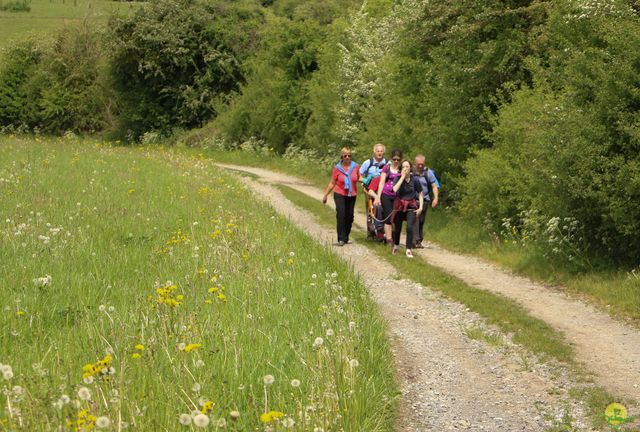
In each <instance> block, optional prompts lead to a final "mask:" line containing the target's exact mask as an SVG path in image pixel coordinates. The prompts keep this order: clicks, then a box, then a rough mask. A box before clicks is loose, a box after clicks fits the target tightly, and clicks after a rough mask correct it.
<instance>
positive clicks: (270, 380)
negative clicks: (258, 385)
mask: <svg viewBox="0 0 640 432" xmlns="http://www.w3.org/2000/svg"><path fill="white" fill-rule="evenodd" d="M262 381H263V382H264V384H265V385H271V384H273V382H274V381H275V379H274V378H273V375H265V376H264V378H262Z"/></svg>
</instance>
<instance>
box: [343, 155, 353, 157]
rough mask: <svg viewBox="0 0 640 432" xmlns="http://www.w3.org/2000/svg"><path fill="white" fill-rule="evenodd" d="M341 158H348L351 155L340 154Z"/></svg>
mask: <svg viewBox="0 0 640 432" xmlns="http://www.w3.org/2000/svg"><path fill="white" fill-rule="evenodd" d="M342 157H343V158H350V157H351V155H342Z"/></svg>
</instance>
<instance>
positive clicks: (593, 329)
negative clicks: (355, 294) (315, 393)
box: [221, 165, 640, 431]
mask: <svg viewBox="0 0 640 432" xmlns="http://www.w3.org/2000/svg"><path fill="white" fill-rule="evenodd" d="M221 166H222V167H226V168H230V169H235V170H242V171H246V172H250V173H253V174H255V175H257V176H259V177H260V178H261V181H260V182H259V183H258V182H252V185H251V187H252V188H254V189H257V190H259V191H260V193H261V194H262V195H263V196H265V197H266V198H267V199H268V200H269V201H270V203H271V204H272V205H273V206H274V208H276V209H277V210H278V211H280V212H281V213H282V214H284V215H286V216H287V217H289V218H290V219H291V220H292V221H293V222H294V223H295V224H297V225H298V226H300V227H301V228H302V229H304V230H305V231H306V232H307V233H309V234H310V235H312V236H314V237H315V238H316V239H318V240H319V241H320V242H323V243H325V244H331V243H332V242H333V241H335V238H334V237H335V233H334V232H333V230H329V229H326V228H323V227H321V226H320V225H318V224H316V223H314V222H312V221H313V218H312V217H311V216H310V215H309V214H307V213H306V212H304V211H303V210H300V209H296V208H295V207H294V206H292V205H291V203H289V202H288V201H287V200H286V199H285V198H284V197H283V196H282V195H281V194H280V193H279V191H278V190H277V189H276V188H274V187H273V186H271V185H272V184H284V185H287V186H289V187H292V188H294V189H296V190H299V191H301V192H303V193H305V194H307V195H309V196H311V197H314V198H317V199H318V200H320V198H321V196H322V191H320V190H319V189H317V188H315V187H313V186H311V185H309V184H307V183H305V182H303V181H301V180H297V179H294V178H291V177H290V176H285V175H281V174H278V173H274V172H271V171H267V170H264V169H259V168H248V167H239V166H231V165H221ZM357 207H359V206H357ZM363 223H364V215H359V216H356V228H357V227H359V228H361V229H364V226H363ZM336 252H337V253H339V254H340V255H342V256H344V257H345V258H346V259H348V260H350V261H351V262H352V264H353V265H354V268H355V269H356V270H357V271H359V272H360V273H361V274H362V276H363V279H364V281H365V284H366V285H367V287H368V288H369V290H370V291H371V293H372V295H373V297H374V298H375V299H376V301H377V302H378V304H379V305H380V308H381V312H382V314H383V315H384V316H385V318H386V319H387V321H388V322H389V324H390V333H391V337H392V346H393V347H394V351H395V352H396V358H397V367H398V370H399V374H400V378H401V382H402V385H403V394H404V398H405V403H404V404H403V416H402V417H401V418H402V419H404V420H403V423H404V424H402V425H399V430H406V431H423V430H424V431H426V430H458V429H469V430H489V431H512V430H513V431H515V430H522V431H535V430H544V428H545V427H549V424H550V423H549V421H550V420H548V419H547V420H544V417H545V415H551V417H554V416H559V415H561V413H559V412H557V410H558V409H559V407H569V406H570V407H571V408H570V409H569V408H566V409H569V411H571V412H570V414H571V415H573V416H574V417H575V418H577V419H578V420H577V423H580V424H579V426H582V427H586V426H585V425H584V423H583V422H581V421H580V418H581V409H582V408H581V407H580V406H579V405H576V404H574V403H573V402H572V401H570V398H569V397H568V395H567V394H566V390H567V389H568V388H569V387H570V386H571V382H570V378H569V377H567V376H565V377H564V378H558V375H560V376H564V375H563V374H564V372H562V371H560V372H559V371H558V370H554V371H550V370H547V369H548V368H551V366H549V365H539V364H537V363H536V364H535V365H534V366H533V367H530V366H526V367H523V365H522V363H525V364H527V365H529V362H530V360H518V359H519V358H520V359H524V358H523V357H522V356H523V355H524V354H523V353H522V352H520V350H518V348H517V347H512V349H507V350H493V351H490V352H489V351H488V350H487V347H486V346H481V344H478V343H477V342H476V341H471V340H469V339H468V338H467V337H466V336H464V329H465V328H469V327H473V326H482V320H481V319H480V318H479V317H476V316H475V315H474V314H471V313H469V312H468V311H466V310H465V309H464V307H463V306H461V305H458V304H456V303H452V302H449V301H447V300H445V299H443V298H441V297H440V296H439V295H437V294H436V293H434V292H432V291H431V290H429V289H428V287H422V286H420V285H416V284H413V283H409V282H406V283H405V282H402V281H400V282H399V281H397V280H396V279H394V278H393V276H392V275H393V273H394V271H393V268H391V266H390V265H389V264H386V263H384V262H380V260H378V259H377V258H376V257H374V256H372V254H371V253H370V252H369V251H368V250H367V248H366V247H363V246H360V245H357V244H350V245H347V246H345V247H344V248H336ZM414 252H417V253H416V255H417V256H419V257H420V258H421V259H424V260H426V261H427V262H429V263H430V264H432V265H435V266H437V267H440V268H442V269H443V270H445V271H447V272H449V273H451V274H453V275H455V276H456V277H458V278H460V279H461V280H463V281H465V282H466V283H467V284H469V285H471V286H474V287H476V288H478V289H482V290H487V291H491V292H494V293H499V294H501V295H504V296H506V297H509V298H512V299H514V300H516V301H517V302H518V303H520V304H521V305H522V306H523V307H524V308H525V309H526V310H527V311H528V312H529V313H530V314H531V315H532V316H534V317H537V318H540V319H542V320H544V321H546V322H547V323H549V324H550V325H551V326H552V327H554V328H556V329H557V330H560V331H561V332H563V334H564V335H565V338H566V340H567V341H568V342H569V343H571V345H572V346H573V347H574V348H575V351H576V356H577V359H578V361H579V362H581V363H582V364H583V365H584V367H585V369H586V370H587V371H589V372H591V373H592V374H593V376H594V380H595V381H596V382H597V383H598V384H599V385H601V386H603V387H605V388H606V389H608V390H609V391H610V392H611V393H612V394H613V395H615V396H618V397H625V398H630V399H634V400H636V401H637V400H640V332H638V331H637V330H636V329H633V328H631V327H627V326H625V325H624V324H622V323H620V322H617V321H615V320H613V319H612V318H610V317H609V316H608V315H607V314H605V313H603V312H601V311H598V310H596V309H595V308H594V307H592V306H590V305H587V304H585V303H584V302H582V301H579V300H575V299H571V298H569V297H567V296H566V295H565V294H563V293H562V292H561V291H560V290H557V289H552V288H549V287H546V286H543V285H540V284H537V283H534V282H531V281H530V280H528V279H525V278H522V277H518V276H514V275H512V274H510V273H508V272H506V271H504V270H502V269H499V268H497V267H495V266H493V265H491V264H488V263H486V262H483V261H481V260H479V259H476V258H473V257H468V256H463V255H459V254H455V253H451V252H448V251H446V250H444V249H441V248H438V247H433V248H432V249H424V250H419V251H414ZM502 351H504V352H502ZM530 369H533V370H530ZM554 376H555V378H553V377H554ZM545 421H546V423H545Z"/></svg>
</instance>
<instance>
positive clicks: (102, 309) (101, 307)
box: [98, 305, 107, 312]
mask: <svg viewBox="0 0 640 432" xmlns="http://www.w3.org/2000/svg"><path fill="white" fill-rule="evenodd" d="M98 310H99V311H100V312H104V311H106V310H107V307H106V306H105V305H100V306H98Z"/></svg>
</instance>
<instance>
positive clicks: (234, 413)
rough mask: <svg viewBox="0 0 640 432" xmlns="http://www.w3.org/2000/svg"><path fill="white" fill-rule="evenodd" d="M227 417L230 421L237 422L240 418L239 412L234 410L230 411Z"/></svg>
mask: <svg viewBox="0 0 640 432" xmlns="http://www.w3.org/2000/svg"><path fill="white" fill-rule="evenodd" d="M229 417H231V419H232V420H238V418H240V412H239V411H235V410H234V411H231V412H230V413H229Z"/></svg>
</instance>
